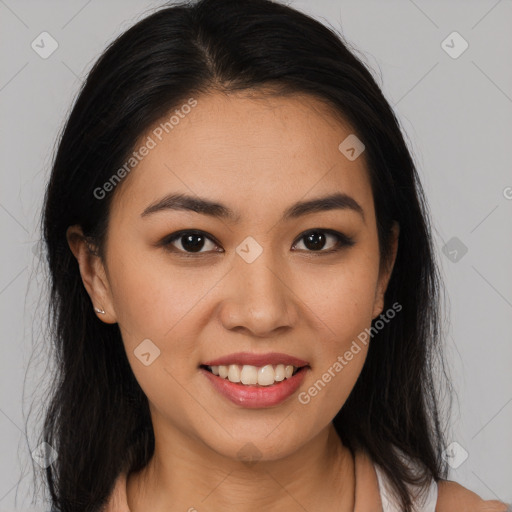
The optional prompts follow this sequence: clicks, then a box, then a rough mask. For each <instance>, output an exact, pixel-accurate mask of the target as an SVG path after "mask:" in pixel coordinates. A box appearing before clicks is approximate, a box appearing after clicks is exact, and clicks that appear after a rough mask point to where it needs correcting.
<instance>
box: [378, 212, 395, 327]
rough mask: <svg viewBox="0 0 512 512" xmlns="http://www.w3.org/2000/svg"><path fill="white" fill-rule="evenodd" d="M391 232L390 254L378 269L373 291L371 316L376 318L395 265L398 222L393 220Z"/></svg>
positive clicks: (381, 307)
mask: <svg viewBox="0 0 512 512" xmlns="http://www.w3.org/2000/svg"><path fill="white" fill-rule="evenodd" d="M391 232H392V234H391V240H390V241H389V243H390V248H389V250H390V254H389V258H388V260H387V262H385V264H384V265H383V266H381V269H380V274H379V282H378V285H377V290H376V293H375V302H374V308H373V315H372V318H377V316H379V315H380V314H381V313H382V311H383V310H384V295H385V293H386V290H387V288H388V284H389V280H390V279H391V274H392V272H393V268H394V266H395V260H396V255H397V252H398V239H399V236H400V225H399V224H398V222H396V221H395V222H394V223H393V226H392V227H391Z"/></svg>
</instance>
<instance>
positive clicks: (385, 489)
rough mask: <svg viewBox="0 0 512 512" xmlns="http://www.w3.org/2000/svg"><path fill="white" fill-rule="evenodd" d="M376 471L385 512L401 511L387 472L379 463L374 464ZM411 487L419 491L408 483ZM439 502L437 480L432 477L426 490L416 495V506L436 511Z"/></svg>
mask: <svg viewBox="0 0 512 512" xmlns="http://www.w3.org/2000/svg"><path fill="white" fill-rule="evenodd" d="M373 467H374V468H375V472H376V473H377V480H378V481H379V492H380V499H381V501H382V510H383V512H400V506H399V502H398V499H397V498H396V497H395V494H394V493H393V490H392V487H391V483H390V481H389V479H388V477H387V475H386V473H385V472H384V471H383V470H382V469H381V468H380V467H379V465H378V464H375V463H374V464H373ZM406 485H407V487H409V489H411V490H412V491H415V492H417V490H416V488H414V487H412V486H411V485H410V484H406ZM436 503H437V482H436V481H435V480H434V479H432V480H431V482H430V485H429V487H428V489H427V490H426V492H424V493H423V494H421V495H418V496H417V497H416V501H415V502H414V506H415V507H416V510H417V511H418V512H435V510H436Z"/></svg>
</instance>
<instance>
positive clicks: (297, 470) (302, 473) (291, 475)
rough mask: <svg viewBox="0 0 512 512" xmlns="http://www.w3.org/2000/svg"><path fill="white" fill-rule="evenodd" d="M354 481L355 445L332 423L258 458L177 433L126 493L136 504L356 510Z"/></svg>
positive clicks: (253, 511)
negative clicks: (283, 450)
mask: <svg viewBox="0 0 512 512" xmlns="http://www.w3.org/2000/svg"><path fill="white" fill-rule="evenodd" d="M173 434H174V432H173ZM156 439H159V436H155V440H156ZM160 439H161V437H160ZM354 489H355V479H354V460H353V457H352V453H351V452H350V450H349V449H348V448H347V447H345V446H344V445H343V444H342V442H341V440H340V438H339V437H338V435H337V433H336V431H335V429H334V426H333V425H332V423H331V424H329V426H328V427H326V428H325V429H324V430H322V431H321V432H320V433H319V434H318V435H317V436H316V437H314V438H312V439H311V440H310V441H309V442H308V443H306V444H305V445H303V446H301V448H300V449H299V450H297V451H296V452H294V453H291V454H290V455H288V456H286V457H284V458H281V459H279V460H256V461H254V462H245V461H240V460H233V459H231V458H227V457H224V456H222V455H220V454H218V453H217V452H214V451H213V450H211V449H210V448H208V447H205V445H204V444H202V443H200V442H198V441H197V439H191V438H189V437H186V436H178V437H176V436H174V435H173V439H168V438H167V439H165V444H163V443H155V452H154V454H153V457H152V458H151V460H150V462H149V463H148V464H147V465H146V467H145V468H143V469H142V470H141V471H140V472H138V473H132V474H130V475H129V476H128V480H127V499H128V505H129V508H130V511H131V512H141V511H143V510H152V511H154V512H160V511H162V512H163V511H164V510H165V511H166V512H170V511H174V510H176V511H178V510H179V511H190V512H194V511H197V512H203V511H208V510H223V511H225V512H234V511H239V510H241V509H243V510H245V511H246V512H259V511H260V510H262V508H263V509H264V510H266V511H269V512H277V511H282V510H285V509H288V510H323V511H325V512H329V511H331V510H332V511H334V510H336V511H347V512H348V511H353V510H354V499H355V497H354Z"/></svg>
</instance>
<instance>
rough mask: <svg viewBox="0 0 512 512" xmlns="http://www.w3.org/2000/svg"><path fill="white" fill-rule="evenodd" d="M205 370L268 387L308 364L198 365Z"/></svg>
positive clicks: (236, 380)
mask: <svg viewBox="0 0 512 512" xmlns="http://www.w3.org/2000/svg"><path fill="white" fill-rule="evenodd" d="M200 368H202V369H204V370H206V371H207V372H209V373H211V374H213V375H215V376H217V377H219V378H221V379H224V380H227V381H229V382H231V383H233V384H239V385H241V386H252V387H268V386H273V385H275V384H280V383H282V382H285V381H287V380H288V379H291V378H292V377H294V376H295V375H297V374H298V373H300V372H304V371H305V370H306V369H307V368H309V365H303V366H294V365H290V364H288V365H285V364H266V365H264V366H253V365H241V364H229V365H205V364H202V365H200Z"/></svg>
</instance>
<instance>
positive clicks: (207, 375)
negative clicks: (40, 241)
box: [68, 93, 397, 460]
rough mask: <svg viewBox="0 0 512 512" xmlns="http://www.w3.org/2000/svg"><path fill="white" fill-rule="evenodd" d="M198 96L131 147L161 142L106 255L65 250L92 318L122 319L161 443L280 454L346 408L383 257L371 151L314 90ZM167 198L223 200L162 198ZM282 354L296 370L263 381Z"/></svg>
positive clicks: (123, 194) (129, 192)
mask: <svg viewBox="0 0 512 512" xmlns="http://www.w3.org/2000/svg"><path fill="white" fill-rule="evenodd" d="M196 100H197V105H196V106H195V107H194V108H192V109H186V111H187V112H188V111H189V110H190V112H188V113H187V114H186V115H183V114H182V116H180V119H179V123H177V124H175V125H174V126H173V128H172V130H169V133H166V132H165V131H163V136H162V134H161V133H160V132H161V131H162V130H161V129H160V131H158V126H156V127H153V128H152V130H150V131H148V133H146V134H144V135H143V136H142V137H141V139H140V143H139V144H138V145H137V147H136V148H135V149H137V148H140V147H141V146H142V145H143V144H145V143H147V142H148V136H149V137H151V138H152V140H153V141H154V142H155V145H154V147H152V148H151V149H150V150H149V151H148V152H147V154H146V156H144V157H143V158H142V159H141V161H140V162H139V163H138V165H137V166H136V167H135V168H134V169H133V170H132V171H131V172H130V173H129V174H128V175H127V176H126V177H125V178H124V180H123V181H122V182H121V183H120V184H119V185H117V189H116V190H115V195H114V198H113V203H112V209H111V216H110V219H109V227H108V235H107V243H106V257H105V261H104V262H100V261H99V259H98V258H93V260H89V259H87V257H86V256H85V254H86V253H85V251H82V250H81V249H80V248H79V245H73V243H71V242H70V245H71V247H72V250H73V252H74V253H75V255H76V256H77V258H78V259H79V262H80V268H81V272H82V277H83V280H84V284H85V286H86V288H87V290H88V292H89V294H90V296H91V300H92V302H93V305H94V306H98V307H100V308H103V309H104V310H105V314H104V315H98V316H99V318H100V319H101V320H102V321H104V322H107V323H113V322H118V324H119V327H120V330H121V333H122V338H123V342H124V345H125V348H126V353H127V356H128V359H129V362H130V365H131V367H132V370H133V373H134V375H135V377H136V379H137V380H138V382H139V384H140V386H141V388H142V389H143V391H144V393H145V394H146V395H147V397H148V400H149V402H150V407H151V414H152V420H153V426H154V429H155V436H156V438H157V442H158V438H159V435H160V434H162V435H163V432H166V433H167V434H169V433H173V434H172V435H176V436H180V437H182V438H186V439H189V440H192V441H197V444H198V445H201V446H203V447H205V448H204V449H207V450H213V451H214V452H216V453H218V454H220V455H224V456H227V457H230V458H233V459H235V458H240V450H242V449H244V447H247V446H251V447H253V448H252V449H254V450H257V451H258V457H261V458H262V459H263V460H273V459H278V458H281V457H284V456H286V455H288V454H291V453H293V452H296V451H297V450H300V448H301V447H302V446H304V445H305V444H306V443H308V441H310V440H311V439H313V438H314V437H315V436H316V435H318V434H319V433H320V432H321V431H323V430H324V429H325V428H326V427H327V426H328V425H329V424H330V422H331V420H332V419H333V417H334V416H335V415H336V413H337V412H338V411H339V410H340V408H341V407H342V406H343V404H344V403H345V401H346V399H347V397H348V395H349V394H350V392H351V390H352V388H353V387H354V384H355V383H356V380H357V378H358V376H359V374H360V372H361V369H362V367H363V364H364V361H365V358H366V354H367V350H368V343H371V341H370V340H368V342H367V343H366V344H364V343H361V342H360V341H357V340H358V336H360V335H361V333H363V332H364V330H365V328H369V327H370V324H371V320H372V319H373V318H375V317H377V316H378V315H380V314H381V312H382V310H383V294H384V291H385V288H386V286H387V282H388V279H389V276H390V272H391V268H392V267H391V266H390V267H388V268H381V265H380V261H379V246H378V238H377V228H376V218H375V211H374V206H373V196H372V191H371V187H370V182H369V176H368V171H367V169H366V164H365V159H364V153H362V154H361V155H360V156H359V157H358V158H356V159H355V160H349V159H348V158H347V157H346V156H345V155H344V154H343V153H342V152H341V151H340V150H339V149H338V146H339V145H340V143H341V142H342V141H343V140H344V139H346V137H347V136H349V135H350V134H351V133H353V132H352V130H351V129H350V126H349V125H347V124H342V123H340V122H339V121H338V120H336V119H334V118H332V117H331V115H330V114H329V112H328V109H327V108H326V107H325V106H324V105H323V104H322V103H320V102H318V101H317V100H315V99H313V98H308V97H307V96H303V97H299V96H294V97H286V98H284V97H270V96H268V97H266V98H263V97H258V98H254V97H250V96H249V95H248V94H247V93H246V94H242V93H237V94H233V95H230V96H224V95H220V94H217V93H216V94H212V95H208V96H206V95H205V96H200V97H197V98H196ZM168 117H169V116H167V117H166V118H165V120H167V119H168ZM155 128H156V131H155ZM155 134H160V136H161V140H159V138H158V137H157V136H156V135H155ZM149 146H153V144H151V143H149ZM172 194H182V195H187V196H191V198H192V199H194V200H205V201H209V202H211V203H216V204H218V205H222V206H215V207H208V208H207V207H206V206H204V205H203V206H202V207H201V208H195V209H196V211H193V210H190V209H187V208H186V204H185V205H183V202H182V203H181V207H180V206H179V204H178V202H177V201H176V200H174V201H171V200H168V201H167V202H166V201H165V200H164V201H162V200H163V199H164V198H165V197H166V196H168V195H172ZM336 194H338V195H339V197H338V198H337V199H336V200H331V201H330V202H327V201H325V202H321V201H320V203H317V208H309V209H308V208H307V207H304V208H300V207H296V208H294V209H292V207H293V205H295V204H296V203H310V202H311V201H313V200H317V199H321V198H325V197H327V196H333V195H336ZM188 204H191V203H188ZM310 206H311V204H310ZM144 212H145V213H144ZM226 212H228V213H229V214H230V215H227V214H226V215H224V214H225V213H226ZM74 229H75V228H71V229H70V230H69V231H68V235H69V234H71V233H72V232H73V230H74ZM395 234H396V235H397V232H395ZM69 239H70V240H71V237H69ZM396 240H397V236H395V240H394V245H393V249H394V251H396ZM393 261H394V253H393V258H392V262H393ZM359 339H361V337H359ZM354 340H356V341H357V344H358V346H359V351H358V352H355V350H352V357H351V358H350V359H348V358H347V357H345V355H346V353H347V352H350V351H351V347H352V349H353V348H354ZM240 353H246V354H249V356H250V355H253V356H254V355H257V356H261V357H260V358H259V359H250V357H248V358H246V359H244V358H243V357H242V356H239V355H236V354H240ZM275 353H278V354H281V355H277V356H276V355H275ZM272 354H274V356H272ZM294 358H295V359H294ZM340 358H341V359H342V360H343V361H344V362H343V363H341V359H340ZM218 360H221V361H220V362H224V364H223V365H219V364H218V363H219V361H218ZM207 363H213V364H212V365H211V366H216V367H217V368H210V369H207V368H204V365H206V364H207ZM215 363H217V364H215ZM336 363H338V364H336ZM230 364H233V365H234V366H236V368H234V369H233V368H230V367H229V366H230ZM238 364H240V366H238ZM242 364H245V365H246V366H248V367H249V366H256V370H254V369H253V368H243V367H242V366H241V365H242ZM278 364H283V365H284V366H285V367H286V366H287V365H291V366H296V367H302V368H301V369H300V371H298V372H297V373H296V375H294V376H293V377H291V378H285V379H284V380H281V381H278V382H275V383H274V384H269V383H271V382H274V379H280V378H281V376H280V375H281V371H282V368H281V369H279V368H278V366H277V365H278ZM267 365H272V366H270V367H269V366H267ZM219 366H227V367H228V368H227V369H226V370H222V368H219ZM340 366H341V367H342V368H341V369H340ZM262 367H266V369H260V368H262ZM237 369H239V370H240V369H241V370H242V374H243V375H242V377H243V380H246V381H247V382H251V380H250V379H252V378H255V377H254V375H256V378H261V380H260V382H266V384H261V385H260V384H258V385H257V386H255V385H245V384H242V383H238V384H234V383H231V384H230V383H229V379H228V380H226V379H223V378H221V376H215V375H214V373H215V372H217V373H218V372H224V371H228V372H229V377H231V378H232V379H233V380H237V378H238V377H239V376H238V372H237ZM210 370H212V371H213V372H214V373H212V372H211V371H210ZM285 372H286V370H285ZM326 373H328V374H329V375H330V378H329V377H328V376H327V377H326V376H325V375H326ZM272 377H273V378H272ZM265 379H269V380H268V381H265ZM319 380H321V381H322V383H323V384H320V385H318V381H319ZM252 382H254V381H252ZM315 383H317V385H316V388H315ZM312 389H313V391H311V390H312ZM314 389H316V392H315V391H314ZM248 443H250V445H249V444H248Z"/></svg>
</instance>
